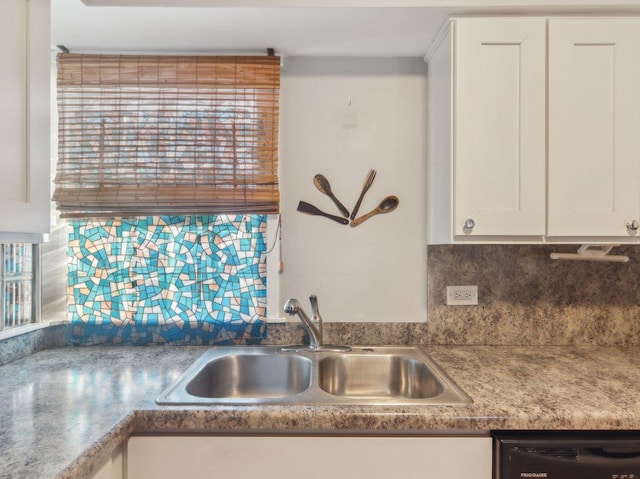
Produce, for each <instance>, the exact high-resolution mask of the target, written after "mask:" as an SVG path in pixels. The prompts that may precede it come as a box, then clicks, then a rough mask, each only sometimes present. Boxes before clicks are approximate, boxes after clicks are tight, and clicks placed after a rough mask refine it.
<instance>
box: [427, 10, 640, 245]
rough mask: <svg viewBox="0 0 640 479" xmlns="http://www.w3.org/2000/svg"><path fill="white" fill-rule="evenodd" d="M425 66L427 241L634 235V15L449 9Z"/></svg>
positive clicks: (637, 85)
mask: <svg viewBox="0 0 640 479" xmlns="http://www.w3.org/2000/svg"><path fill="white" fill-rule="evenodd" d="M429 75H430V77H429V89H430V92H429V93H430V94H429V107H428V108H429V139H428V142H429V163H428V165H429V166H428V174H429V178H428V188H429V192H428V198H429V205H428V214H429V217H428V219H427V222H428V223H427V224H428V242H429V243H432V244H433V243H449V242H473V241H485V242H494V243H496V242H528V243H540V242H545V241H549V242H553V241H566V242H598V241H616V242H617V241H620V242H625V241H626V242H637V241H639V240H640V235H638V223H640V114H639V113H638V112H639V111H640V19H638V18H623V17H620V18H595V17H589V18H578V17H575V18H540V17H500V18H482V17H478V18H459V19H455V20H453V21H452V22H451V25H450V30H449V32H448V33H447V34H446V35H445V36H444V37H443V39H442V41H441V43H440V46H439V47H438V48H436V49H435V50H434V51H433V53H432V54H431V55H430V58H429ZM443 97H445V98H446V100H445V99H443ZM447 109H448V110H449V111H447ZM634 221H635V223H634ZM627 224H629V225H630V226H631V228H627ZM634 228H635V229H634Z"/></svg>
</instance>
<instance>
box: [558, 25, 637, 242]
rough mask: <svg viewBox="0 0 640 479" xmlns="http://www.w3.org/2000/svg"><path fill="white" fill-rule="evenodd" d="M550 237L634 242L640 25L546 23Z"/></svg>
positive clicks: (635, 232) (635, 231) (635, 233)
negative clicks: (631, 239)
mask: <svg viewBox="0 0 640 479" xmlns="http://www.w3.org/2000/svg"><path fill="white" fill-rule="evenodd" d="M548 201H549V213H548V215H549V220H548V221H549V225H548V228H549V231H548V234H549V235H551V236H623V237H624V236H630V237H634V236H636V235H637V233H638V230H637V226H635V228H636V229H635V230H634V229H633V228H634V225H632V226H631V228H627V223H629V224H632V222H633V221H634V220H635V221H636V222H640V20H639V19H629V18H627V19H620V18H618V19H579V20H572V19H558V20H553V19H552V20H550V21H549V200H548Z"/></svg>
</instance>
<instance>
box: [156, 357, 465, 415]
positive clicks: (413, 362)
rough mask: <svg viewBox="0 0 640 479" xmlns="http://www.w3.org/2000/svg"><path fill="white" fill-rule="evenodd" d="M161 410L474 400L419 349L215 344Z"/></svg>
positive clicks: (173, 389) (162, 400)
mask: <svg viewBox="0 0 640 479" xmlns="http://www.w3.org/2000/svg"><path fill="white" fill-rule="evenodd" d="M156 402H157V403H158V404H161V405H225V404H227V405H261V404H265V405H268V404H281V405H295V404H300V405H376V404H378V405H423V406H424V405H465V404H470V403H471V402H472V401H471V399H470V398H469V397H468V396H467V395H466V394H465V393H464V391H462V390H461V389H460V388H459V387H458V386H457V385H456V384H455V383H454V382H453V381H452V380H451V379H450V378H449V377H448V376H447V375H446V374H445V373H444V372H443V371H442V369H440V367H439V366H438V365H437V364H436V363H435V362H434V361H433V360H432V359H431V358H430V357H429V356H428V355H427V354H425V352H424V351H423V350H422V349H421V348H419V347H410V346H400V347H398V346H378V347H352V348H351V350H350V351H349V352H335V351H330V350H326V351H323V350H320V351H313V350H310V349H308V348H305V347H300V348H280V347H277V346H219V347H214V348H211V349H209V350H207V351H206V352H205V353H204V354H203V355H202V356H201V357H200V358H199V359H198V360H196V362H194V363H193V364H192V365H191V366H190V367H189V368H188V369H187V370H186V371H185V372H184V373H183V374H182V375H181V376H180V377H179V378H178V380H177V381H176V382H175V383H174V384H173V385H171V386H170V387H169V388H168V389H167V390H166V391H164V392H163V393H162V394H161V395H160V396H159V397H158V398H157V399H156Z"/></svg>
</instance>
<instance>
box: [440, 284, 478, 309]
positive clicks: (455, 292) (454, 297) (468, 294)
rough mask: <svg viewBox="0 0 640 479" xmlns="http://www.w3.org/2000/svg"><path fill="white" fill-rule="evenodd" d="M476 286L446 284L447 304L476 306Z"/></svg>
mask: <svg viewBox="0 0 640 479" xmlns="http://www.w3.org/2000/svg"><path fill="white" fill-rule="evenodd" d="M477 304H478V287H477V286H447V306H476V305H477Z"/></svg>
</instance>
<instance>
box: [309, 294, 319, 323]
mask: <svg viewBox="0 0 640 479" xmlns="http://www.w3.org/2000/svg"><path fill="white" fill-rule="evenodd" d="M309 302H310V303H311V316H312V317H313V319H316V318H317V317H319V316H320V311H319V310H318V297H317V296H316V295H315V294H312V295H311V296H309Z"/></svg>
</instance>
